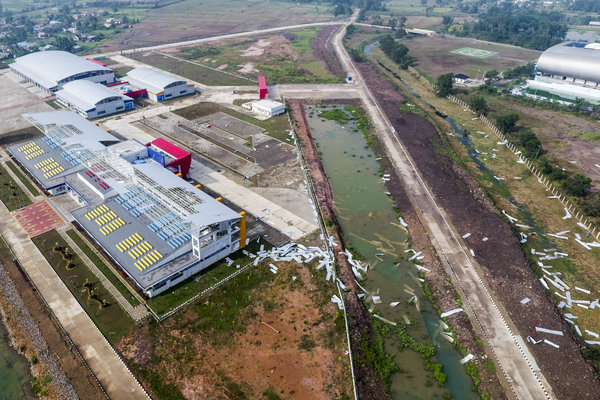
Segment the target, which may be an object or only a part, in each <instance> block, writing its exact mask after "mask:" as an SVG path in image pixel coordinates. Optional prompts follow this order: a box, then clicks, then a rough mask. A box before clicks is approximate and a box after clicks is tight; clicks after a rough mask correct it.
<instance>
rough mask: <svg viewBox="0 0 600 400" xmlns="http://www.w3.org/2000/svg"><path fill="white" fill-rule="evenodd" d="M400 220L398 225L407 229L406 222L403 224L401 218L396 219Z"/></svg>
mask: <svg viewBox="0 0 600 400" xmlns="http://www.w3.org/2000/svg"><path fill="white" fill-rule="evenodd" d="M398 219H399V220H400V225H402V226H403V227H405V228H406V227H407V226H408V224H407V223H406V222H404V220H403V219H402V217H400V218H398Z"/></svg>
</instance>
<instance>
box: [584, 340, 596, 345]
mask: <svg viewBox="0 0 600 400" xmlns="http://www.w3.org/2000/svg"><path fill="white" fill-rule="evenodd" d="M585 342H586V343H587V344H595V345H600V342H598V341H597V340H585Z"/></svg>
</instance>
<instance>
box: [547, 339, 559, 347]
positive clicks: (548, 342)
mask: <svg viewBox="0 0 600 400" xmlns="http://www.w3.org/2000/svg"><path fill="white" fill-rule="evenodd" d="M544 343H546V344H549V345H550V346H552V347H554V348H556V349H559V348H560V346H559V345H557V344H556V343H553V342H551V341H549V340H548V339H544Z"/></svg>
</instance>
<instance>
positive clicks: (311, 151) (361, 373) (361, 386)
mask: <svg viewBox="0 0 600 400" xmlns="http://www.w3.org/2000/svg"><path fill="white" fill-rule="evenodd" d="M338 103H339V101H338ZM289 106H290V111H291V113H292V116H293V119H294V121H295V126H296V133H297V135H298V137H299V138H300V140H301V146H302V153H303V155H304V159H305V160H306V165H307V167H308V169H309V171H310V174H311V179H312V181H313V187H314V190H315V195H316V197H317V202H318V203H319V207H320V208H321V213H322V215H323V218H324V219H325V220H327V219H331V220H332V221H333V222H334V224H333V226H334V229H331V230H330V232H329V234H330V235H332V236H334V237H335V242H336V243H338V246H336V247H335V249H334V253H335V255H336V264H337V265H338V266H339V277H340V279H341V280H342V282H344V285H346V287H347V288H349V289H350V290H349V291H347V292H344V303H345V305H346V311H347V313H348V315H349V321H348V322H349V330H350V332H351V336H350V340H351V346H352V352H353V357H354V368H355V377H356V386H357V395H358V396H359V398H361V399H372V400H380V399H384V398H386V397H387V395H386V390H385V384H384V383H383V381H382V380H381V377H380V376H379V373H378V372H377V371H375V370H373V369H371V368H368V367H366V366H365V365H364V361H363V360H364V359H365V354H364V352H363V350H362V343H363V341H364V340H365V339H366V340H369V338H371V337H372V335H373V328H372V325H371V321H370V317H369V314H368V312H367V310H366V308H365V307H364V305H363V304H362V302H361V301H360V300H359V299H358V297H357V294H359V293H360V290H359V288H358V287H357V285H356V281H355V279H354V275H353V273H352V270H351V268H350V264H349V263H348V260H347V259H346V257H345V256H342V255H340V254H339V252H342V251H343V250H344V247H343V242H342V234H341V231H340V228H339V224H338V223H337V218H336V215H335V213H334V211H333V193H332V191H331V187H330V186H329V181H328V180H327V176H326V175H325V171H324V169H323V165H322V164H321V160H320V158H319V155H318V151H317V148H316V146H315V143H314V141H313V140H312V134H311V131H310V127H309V125H308V122H307V121H306V113H305V111H304V103H303V102H302V101H299V100H290V102H289Z"/></svg>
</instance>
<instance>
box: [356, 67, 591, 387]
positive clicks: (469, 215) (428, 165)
mask: <svg viewBox="0 0 600 400" xmlns="http://www.w3.org/2000/svg"><path fill="white" fill-rule="evenodd" d="M359 66H360V68H361V72H362V73H363V78H364V79H365V80H367V81H368V82H369V85H371V84H374V85H376V87H378V86H380V85H382V82H383V81H382V80H381V79H379V78H378V75H376V74H373V73H372V72H373V67H371V66H366V67H365V66H364V64H359ZM369 70H371V71H370V72H369ZM373 93H376V94H377V97H378V101H379V103H380V105H381V106H382V108H383V110H384V112H385V113H386V115H387V116H388V118H389V119H390V121H391V122H392V124H393V126H394V127H395V129H396V131H397V132H398V136H399V138H400V139H401V140H402V142H403V144H404V146H406V148H407V150H408V151H409V152H410V154H411V157H412V158H413V160H414V161H415V163H416V165H417V167H418V169H419V171H420V173H421V176H422V177H423V179H424V180H425V182H426V183H427V185H428V186H429V188H430V189H431V190H432V192H433V194H434V196H435V197H436V199H437V202H438V204H440V206H441V207H443V209H444V210H445V211H446V213H447V215H448V216H449V217H450V220H451V222H452V224H453V225H454V226H455V227H456V229H457V231H458V232H460V233H467V232H470V233H472V235H471V236H470V237H469V238H467V239H465V242H466V243H467V245H468V246H469V247H470V248H471V249H473V250H474V252H475V254H476V257H477V261H478V263H479V264H480V265H481V268H482V270H483V272H484V275H485V278H486V280H487V282H488V283H489V285H490V287H491V289H492V290H493V292H494V293H495V294H496V296H498V298H499V299H500V300H501V302H502V304H503V305H504V307H505V308H506V310H507V311H508V313H509V315H510V317H511V319H512V321H513V323H514V324H515V326H516V327H517V329H518V330H519V332H520V333H521V336H522V337H526V336H527V335H528V334H529V332H530V331H531V329H532V327H533V325H534V324H535V322H536V320H537V318H538V316H541V318H542V322H541V323H540V326H543V327H548V328H550V329H560V330H562V331H564V332H569V330H568V329H567V326H566V325H567V324H566V323H565V322H564V321H563V319H562V318H561V315H560V313H559V312H558V311H557V309H556V308H555V305H554V303H553V301H552V300H551V299H549V298H548V297H547V296H546V294H545V292H544V291H543V289H542V288H541V287H540V285H539V284H538V282H537V279H536V277H535V275H534V274H533V272H532V270H531V268H530V267H529V265H528V261H527V259H526V258H525V255H524V253H523V251H522V250H521V248H520V246H519V243H518V241H517V239H516V237H515V235H514V233H513V232H512V231H511V229H510V227H509V226H508V224H507V223H506V222H505V221H504V220H503V219H502V218H501V217H500V215H499V213H498V211H497V210H496V209H494V208H493V206H492V205H491V204H490V202H489V200H488V199H487V197H486V196H485V194H484V193H483V192H482V191H481V189H480V188H479V187H478V186H477V184H476V183H475V181H474V180H473V179H472V178H471V177H470V176H468V175H467V174H466V172H464V170H463V169H462V168H460V167H458V166H457V165H456V164H455V163H454V162H453V161H452V159H450V158H449V157H448V156H447V155H444V154H440V152H439V149H440V146H441V148H445V146H446V144H445V143H444V142H442V139H440V136H439V134H438V132H437V131H436V129H435V127H434V126H433V125H432V124H431V123H429V122H427V121H426V120H424V119H423V118H422V117H420V116H418V115H415V114H410V113H405V112H401V111H399V110H398V103H397V102H396V101H393V100H392V99H390V98H389V97H388V96H386V95H380V90H379V89H378V88H376V89H374V90H373ZM436 149H437V150H438V151H436ZM483 237H489V238H490V240H488V241H486V242H483V241H482V238H483ZM524 297H529V298H530V299H531V302H530V303H528V304H527V305H523V304H521V303H520V301H521V300H522V299H523V298H524ZM538 339H539V338H538ZM549 339H551V340H552V341H554V342H555V343H557V344H559V345H560V346H561V347H560V350H557V349H555V348H553V347H551V346H547V345H537V346H531V345H530V346H529V349H530V351H531V352H532V354H533V355H534V356H535V358H536V360H537V362H538V365H539V366H540V367H541V369H542V372H543V373H544V375H545V377H546V379H547V380H548V381H549V382H550V383H551V385H552V387H553V390H554V392H555V394H556V395H557V396H558V398H586V399H588V398H589V399H593V398H600V384H599V382H598V381H597V380H596V379H595V376H594V371H593V369H592V367H591V366H590V365H589V364H588V363H587V362H586V361H585V360H584V359H583V357H582V356H581V353H580V351H579V348H578V346H577V344H576V343H575V341H574V340H573V338H572V337H571V336H569V334H567V335H566V336H563V337H555V336H553V337H552V338H549Z"/></svg>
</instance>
